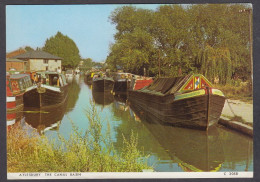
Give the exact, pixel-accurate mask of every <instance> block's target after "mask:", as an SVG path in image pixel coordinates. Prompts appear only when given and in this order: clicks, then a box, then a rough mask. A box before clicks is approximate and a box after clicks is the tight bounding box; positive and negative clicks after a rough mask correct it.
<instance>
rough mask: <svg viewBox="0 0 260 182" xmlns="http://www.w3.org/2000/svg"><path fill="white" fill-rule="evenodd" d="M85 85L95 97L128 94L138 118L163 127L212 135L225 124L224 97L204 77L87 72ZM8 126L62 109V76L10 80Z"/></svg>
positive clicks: (64, 83) (50, 74)
mask: <svg viewBox="0 0 260 182" xmlns="http://www.w3.org/2000/svg"><path fill="white" fill-rule="evenodd" d="M84 80H85V82H86V83H87V84H89V85H92V90H93V92H111V93H115V94H125V93H126V94H127V95H128V103H129V104H130V105H131V107H133V108H134V109H135V110H136V111H137V112H140V113H143V112H145V113H146V114H148V115H149V116H151V117H153V118H156V120H157V121H158V122H161V123H163V124H167V125H173V126H182V127H189V128H196V129H202V130H208V128H209V127H210V126H213V125H214V124H216V123H217V122H218V120H219V118H220V115H221V112H222V109H223V107H224V103H225V97H224V94H223V93H222V92H221V91H220V90H218V89H216V88H214V87H213V85H212V84H211V83H210V82H209V81H208V80H207V79H206V78H205V77H204V76H203V75H201V74H189V75H186V76H181V77H173V78H155V79H154V78H151V77H143V76H138V75H133V74H130V73H104V72H88V73H86V74H85V77H84ZM6 95H7V100H6V102H7V120H8V121H9V123H12V121H13V119H12V118H13V117H15V115H17V113H19V112H17V111H19V110H22V109H23V106H26V107H34V108H35V107H36V108H50V107H53V106H58V105H61V104H63V103H64V102H65V100H66V98H67V95H68V83H67V81H66V77H65V76H64V75H63V74H60V73H57V72H46V71H45V72H36V73H34V74H13V75H7V77H6Z"/></svg>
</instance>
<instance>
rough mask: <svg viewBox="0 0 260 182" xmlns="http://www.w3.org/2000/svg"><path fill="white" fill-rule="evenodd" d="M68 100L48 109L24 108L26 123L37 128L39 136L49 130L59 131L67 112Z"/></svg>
mask: <svg viewBox="0 0 260 182" xmlns="http://www.w3.org/2000/svg"><path fill="white" fill-rule="evenodd" d="M67 103H68V100H66V101H65V102H64V104H61V105H59V106H56V107H52V108H48V109H38V108H26V107H25V108H24V118H25V122H26V123H27V124H29V125H30V126H31V127H33V128H35V129H36V130H37V132H38V133H39V134H44V133H45V132H46V131H48V130H58V129H59V126H60V124H61V121H62V119H63V116H64V114H65V111H66V106H67Z"/></svg>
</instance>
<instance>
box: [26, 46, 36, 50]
mask: <svg viewBox="0 0 260 182" xmlns="http://www.w3.org/2000/svg"><path fill="white" fill-rule="evenodd" d="M24 49H25V50H26V51H34V49H33V48H31V47H30V46H25V48H24Z"/></svg>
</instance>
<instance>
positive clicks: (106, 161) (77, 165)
mask: <svg viewBox="0 0 260 182" xmlns="http://www.w3.org/2000/svg"><path fill="white" fill-rule="evenodd" d="M87 117H88V119H89V123H90V126H89V130H88V131H87V132H86V133H84V134H83V133H82V132H79V130H78V129H77V128H76V127H75V126H73V133H72V134H71V135H70V138H69V139H68V140H66V139H65V138H64V137H63V136H61V135H59V137H58V142H57V141H56V142H54V141H49V140H48V139H47V138H46V137H45V136H37V135H36V134H35V135H33V136H32V135H30V136H29V135H28V134H27V133H26V132H25V131H24V130H23V129H22V127H21V126H19V125H17V126H14V127H13V128H12V129H11V130H10V131H8V133H7V171H8V172H138V171H142V170H143V169H149V168H150V169H151V167H149V166H148V165H147V157H144V156H143V155H142V153H141V152H140V151H139V150H138V149H137V143H138V141H137V137H136V136H134V134H133V133H132V135H131V137H130V140H129V141H128V140H126V139H125V138H124V142H123V146H122V147H123V150H120V151H122V152H121V153H117V152H116V150H115V149H114V147H113V143H112V141H111V139H110V132H109V131H110V127H109V125H108V127H107V128H108V129H107V133H106V134H102V133H101V129H102V125H101V122H100V119H99V118H98V114H97V111H96V109H95V107H93V109H92V110H91V112H88V113H87ZM72 124H73V122H72ZM122 137H124V136H122ZM57 143H59V144H57Z"/></svg>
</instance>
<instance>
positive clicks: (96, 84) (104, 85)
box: [92, 79, 115, 92]
mask: <svg viewBox="0 0 260 182" xmlns="http://www.w3.org/2000/svg"><path fill="white" fill-rule="evenodd" d="M114 83H115V82H114V81H113V80H110V79H98V80H93V82H92V89H93V92H112V91H113V88H114Z"/></svg>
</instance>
